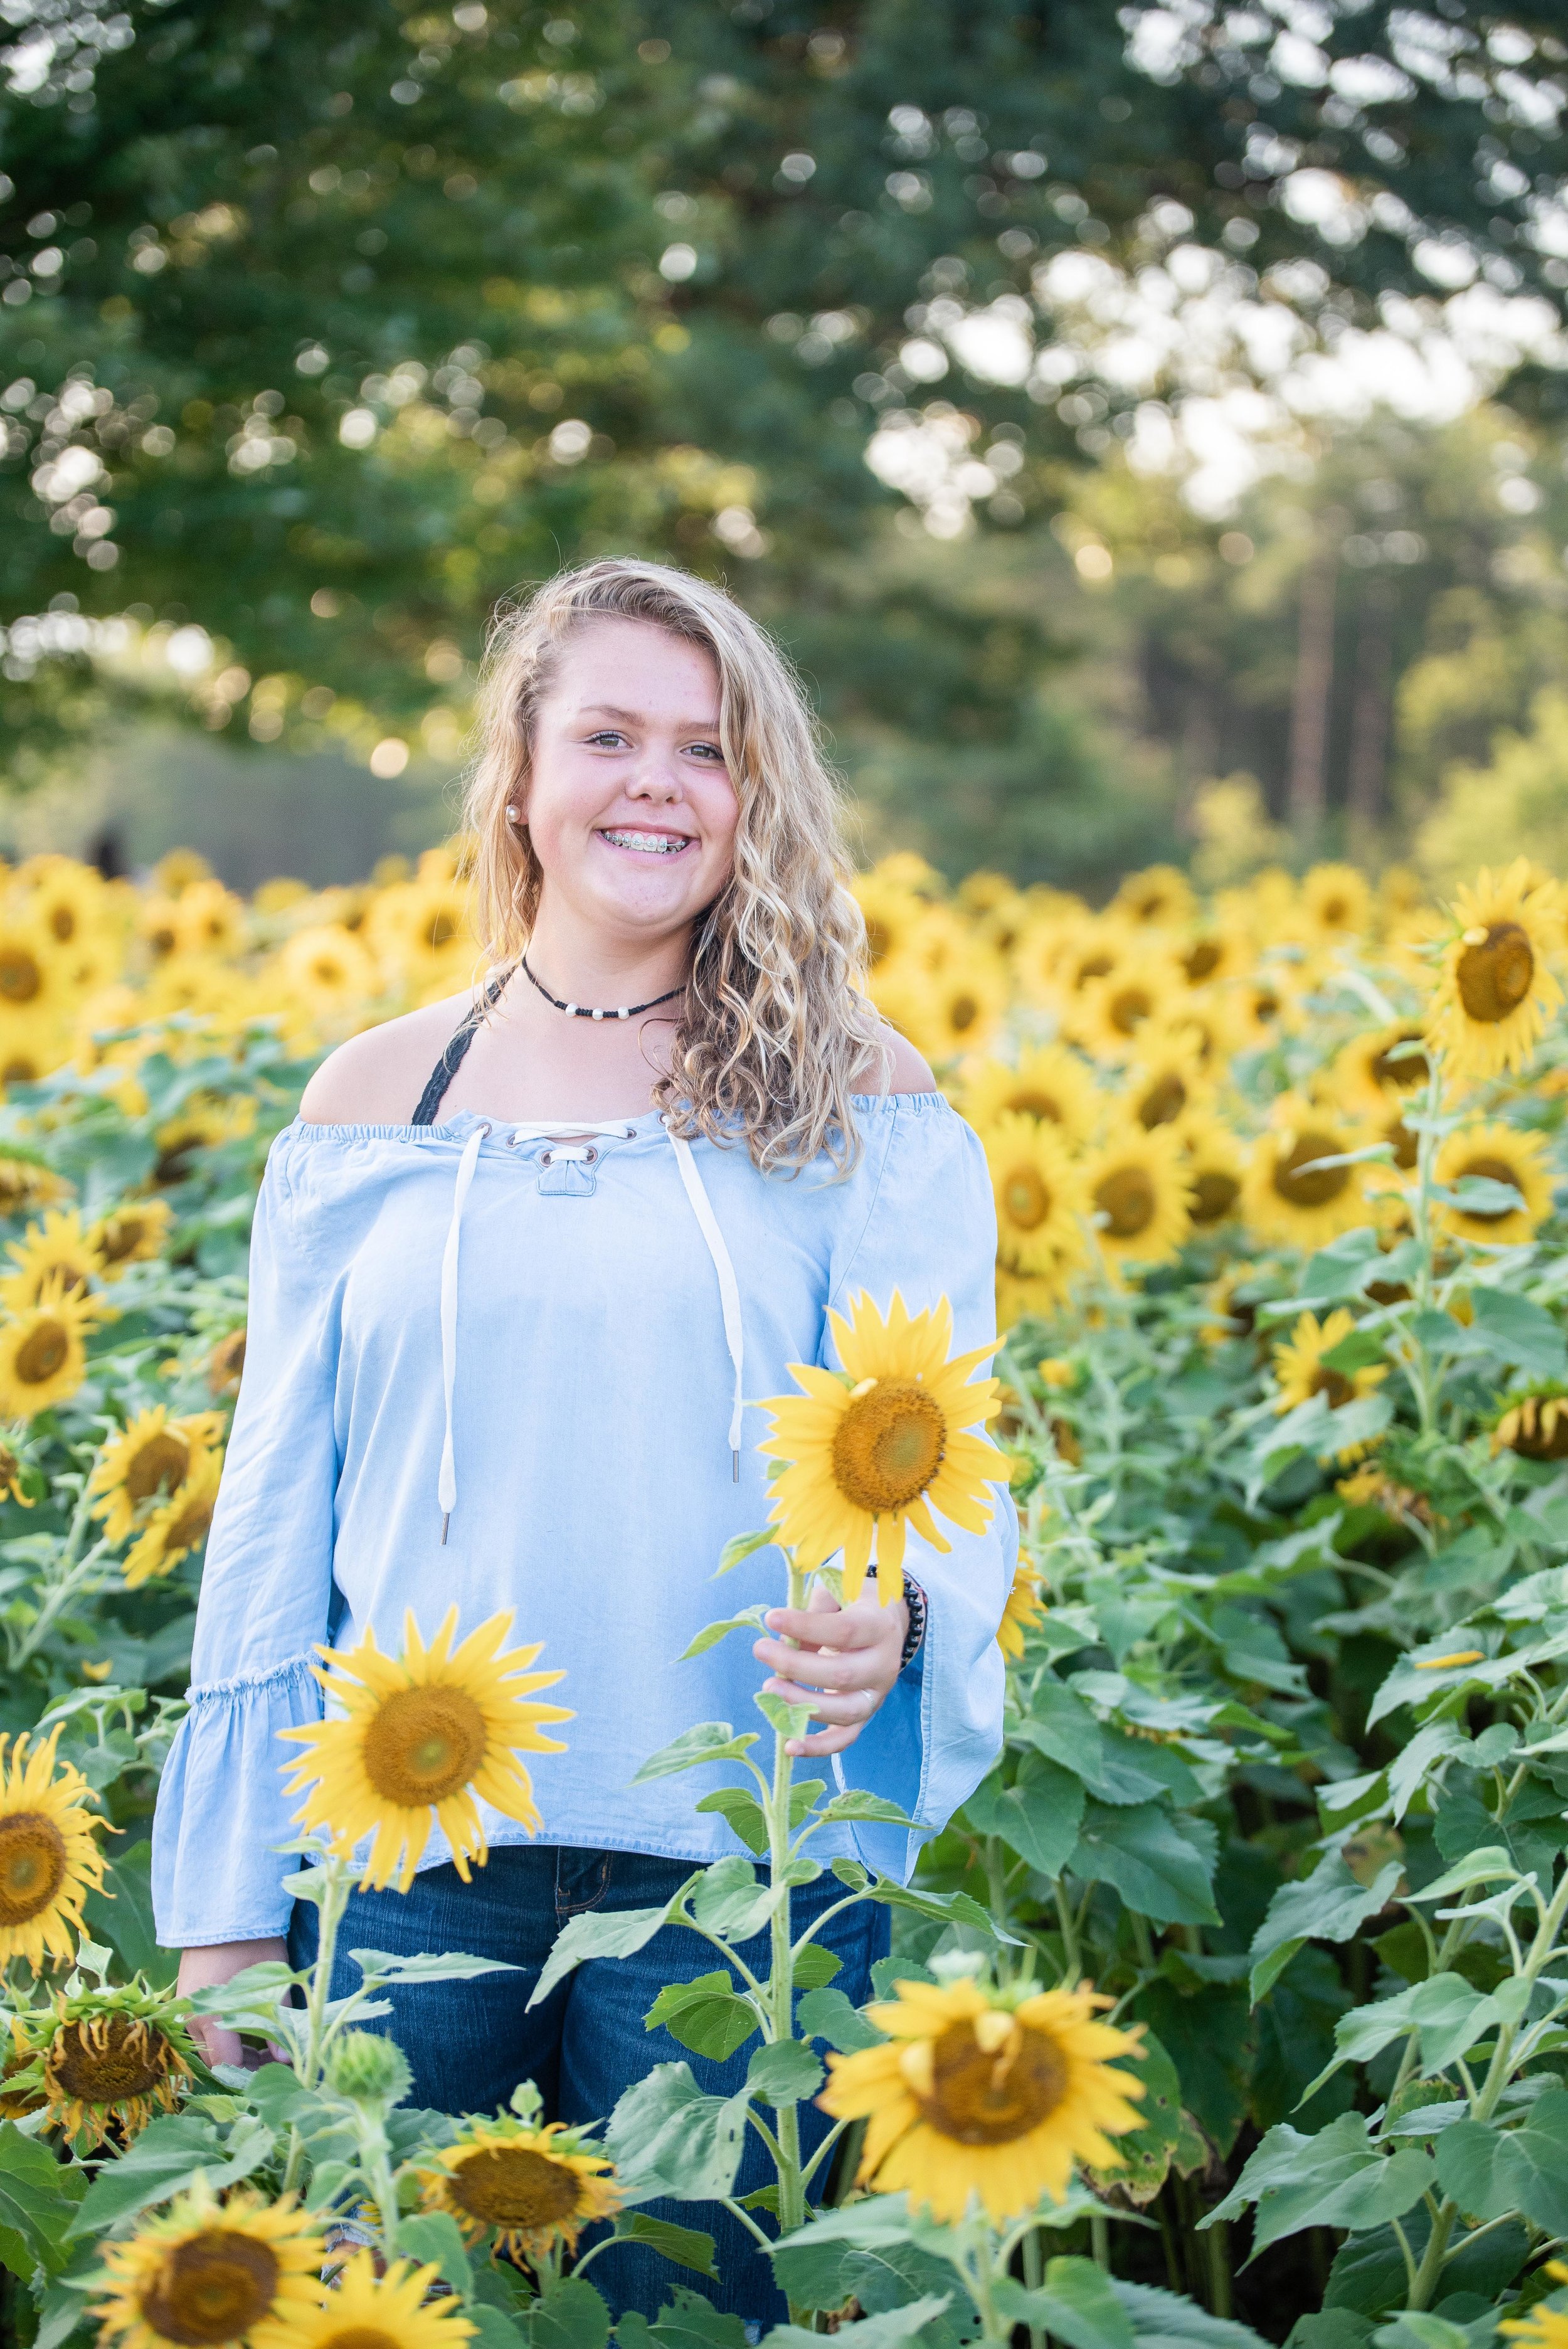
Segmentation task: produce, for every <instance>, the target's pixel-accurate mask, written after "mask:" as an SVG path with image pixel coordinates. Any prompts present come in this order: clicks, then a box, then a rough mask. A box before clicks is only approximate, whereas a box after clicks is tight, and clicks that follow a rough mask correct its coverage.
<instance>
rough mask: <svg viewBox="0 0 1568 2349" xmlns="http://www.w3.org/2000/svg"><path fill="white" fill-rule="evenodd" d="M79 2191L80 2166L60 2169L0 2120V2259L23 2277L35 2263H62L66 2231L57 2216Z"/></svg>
mask: <svg viewBox="0 0 1568 2349" xmlns="http://www.w3.org/2000/svg"><path fill="white" fill-rule="evenodd" d="M85 2191H86V2186H85V2172H84V2171H82V2170H80V2169H75V2168H65V2167H64V2166H63V2165H62V2164H61V2163H60V2162H58V2161H57V2160H56V2158H55V2157H54V2155H53V2154H52V2153H51V2152H50V2151H49V2149H48V2147H47V2146H44V2145H40V2144H39V2143H38V2141H37V2139H36V2137H24V2136H23V2135H22V2132H21V2130H20V2129H19V2128H17V2127H16V2126H15V2123H14V2122H12V2121H5V2122H0V2264H3V2265H5V2267H8V2268H9V2269H10V2271H11V2272H12V2274H13V2275H17V2276H20V2277H21V2278H22V2280H23V2282H27V2281H29V2280H30V2279H31V2277H32V2275H33V2272H34V2271H35V2269H36V2268H38V2267H42V2268H43V2269H45V2270H46V2271H50V2272H52V2271H56V2270H57V2269H59V2268H63V2267H64V2266H65V2264H66V2260H67V2251H66V2240H67V2234H68V2232H69V2230H68V2229H67V2228H65V2227H63V2226H62V2225H61V2221H62V2220H64V2219H66V2218H67V2217H68V2216H69V2215H71V2214H72V2212H73V2209H74V2206H75V2205H76V2204H77V2202H79V2201H80V2200H81V2199H82V2196H83V2194H84V2192H85Z"/></svg>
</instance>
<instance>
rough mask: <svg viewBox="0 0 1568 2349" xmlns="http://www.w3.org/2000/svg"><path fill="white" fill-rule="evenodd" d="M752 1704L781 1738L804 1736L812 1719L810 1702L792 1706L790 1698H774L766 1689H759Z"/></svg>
mask: <svg viewBox="0 0 1568 2349" xmlns="http://www.w3.org/2000/svg"><path fill="white" fill-rule="evenodd" d="M751 1702H752V1703H753V1704H754V1705H755V1706H756V1707H757V1710H758V1713H760V1714H761V1715H762V1717H763V1719H764V1721H766V1722H767V1723H769V1727H770V1728H773V1729H776V1730H777V1731H778V1733H779V1736H780V1737H802V1736H804V1734H805V1732H806V1723H808V1722H809V1721H810V1718H811V1706H810V1700H807V1701H806V1702H802V1703H799V1704H791V1703H790V1702H789V1698H788V1697H784V1696H772V1695H770V1694H769V1692H768V1691H767V1690H766V1689H759V1690H758V1693H757V1694H756V1695H755V1696H754V1697H753V1698H752V1700H751Z"/></svg>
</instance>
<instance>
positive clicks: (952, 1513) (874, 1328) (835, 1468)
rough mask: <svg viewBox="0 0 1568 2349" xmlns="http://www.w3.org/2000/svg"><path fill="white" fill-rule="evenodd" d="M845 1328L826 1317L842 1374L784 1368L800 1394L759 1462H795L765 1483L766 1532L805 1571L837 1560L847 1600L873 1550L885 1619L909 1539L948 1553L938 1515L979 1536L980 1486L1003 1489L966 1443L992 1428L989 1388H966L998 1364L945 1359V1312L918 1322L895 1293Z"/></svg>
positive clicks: (982, 1382)
mask: <svg viewBox="0 0 1568 2349" xmlns="http://www.w3.org/2000/svg"><path fill="white" fill-rule="evenodd" d="M852 1314H853V1319H852V1323H851V1322H846V1321H845V1320H844V1319H843V1317H842V1315H841V1314H838V1313H830V1314H829V1316H828V1320H829V1323H830V1327H831V1329H832V1332H833V1337H834V1340H835V1341H836V1343H837V1345H838V1349H839V1359H840V1361H841V1362H842V1363H843V1366H844V1367H843V1372H842V1374H840V1373H839V1372H837V1371H824V1370H819V1369H817V1368H816V1366H815V1365H814V1364H812V1363H810V1362H791V1363H790V1365H789V1370H790V1374H791V1376H792V1377H793V1378H795V1379H796V1380H797V1381H799V1384H800V1385H801V1386H802V1387H803V1388H804V1389H805V1392H804V1394H802V1395H775V1396H774V1397H773V1398H772V1399H771V1400H770V1402H769V1403H768V1405H767V1406H766V1407H767V1409H768V1410H769V1411H770V1412H771V1413H772V1414H773V1420H772V1425H771V1427H770V1428H769V1433H768V1436H767V1438H766V1440H765V1441H764V1442H763V1443H761V1444H758V1447H757V1448H758V1451H759V1452H762V1453H765V1454H768V1455H769V1457H770V1458H772V1459H775V1460H784V1461H787V1462H788V1463H789V1465H788V1467H786V1468H785V1469H784V1471H783V1473H782V1474H781V1475H778V1476H776V1477H775V1478H774V1480H773V1485H772V1488H771V1489H772V1494H773V1506H772V1508H771V1510H770V1512H769V1517H770V1520H771V1522H772V1523H773V1524H774V1525H776V1526H778V1528H779V1541H780V1542H781V1543H782V1544H783V1546H784V1547H786V1548H788V1549H792V1550H793V1551H794V1552H795V1556H796V1560H797V1562H798V1564H799V1565H800V1566H801V1567H803V1568H806V1569H808V1570H810V1569H811V1568H816V1567H819V1566H825V1565H826V1564H827V1562H828V1560H829V1558H830V1557H832V1555H833V1553H834V1551H835V1550H838V1549H841V1550H842V1551H843V1554H844V1563H843V1577H844V1596H845V1598H846V1599H848V1600H850V1601H851V1602H852V1601H853V1600H855V1599H858V1598H859V1597H860V1595H861V1587H862V1586H863V1584H864V1582H865V1578H866V1568H867V1566H868V1565H869V1564H870V1562H871V1555H872V1539H873V1537H874V1538H875V1542H876V1551H877V1564H878V1567H879V1569H880V1571H879V1575H878V1580H877V1596H878V1598H879V1599H881V1601H882V1605H883V1606H884V1607H889V1606H891V1605H892V1602H893V1600H894V1599H898V1598H901V1597H902V1596H903V1551H904V1541H905V1527H906V1526H913V1527H914V1530H915V1532H916V1533H917V1534H920V1535H921V1536H922V1537H923V1538H924V1539H925V1540H926V1541H928V1542H929V1543H930V1544H931V1545H932V1547H933V1548H934V1549H941V1550H945V1549H951V1547H953V1545H952V1544H951V1542H949V1541H947V1540H946V1539H945V1538H944V1536H943V1535H942V1534H940V1533H939V1532H938V1531H937V1528H936V1525H935V1523H934V1519H933V1516H932V1514H931V1513H932V1511H933V1510H934V1509H935V1510H937V1511H939V1512H940V1514H941V1515H942V1516H944V1517H947V1518H949V1519H951V1521H952V1522H953V1523H954V1525H958V1526H964V1527H965V1530H966V1531H967V1532H969V1533H976V1534H977V1533H984V1532H985V1528H986V1526H988V1525H989V1524H990V1522H991V1516H992V1510H993V1504H992V1502H991V1501H990V1499H989V1498H988V1497H987V1496H986V1493H985V1487H986V1485H988V1484H1002V1483H1005V1482H1006V1475H1007V1470H1006V1462H1005V1461H1004V1460H1003V1459H1002V1457H1001V1455H1000V1454H999V1453H998V1452H997V1450H996V1447H995V1444H991V1443H989V1442H988V1441H987V1440H986V1439H985V1437H983V1436H979V1435H970V1434H966V1433H964V1431H965V1429H967V1428H970V1427H974V1426H976V1425H984V1424H985V1422H986V1421H987V1420H989V1419H992V1418H994V1417H995V1413H996V1408H997V1403H996V1381H995V1379H989V1378H987V1379H975V1380H974V1381H970V1379H969V1373H970V1371H972V1370H974V1369H975V1366H976V1365H977V1364H978V1363H980V1362H983V1361H986V1360H987V1359H988V1358H989V1357H990V1356H991V1355H992V1354H994V1353H995V1346H977V1347H976V1348H975V1350H974V1352H973V1353H969V1354H955V1355H954V1357H953V1359H952V1360H951V1361H949V1360H948V1351H947V1350H948V1348H949V1346H950V1345H951V1344H952V1342H953V1308H952V1306H951V1305H950V1304H949V1303H948V1301H947V1299H946V1298H945V1297H944V1298H943V1299H940V1301H939V1302H938V1303H937V1304H936V1305H935V1306H934V1307H933V1308H931V1309H930V1310H928V1311H926V1312H924V1313H917V1314H915V1315H913V1317H912V1316H911V1314H910V1313H909V1312H908V1310H907V1309H906V1308H905V1306H904V1301H903V1298H902V1297H901V1296H900V1294H899V1292H898V1290H897V1289H896V1288H895V1289H894V1291H893V1294H892V1304H891V1305H890V1306H889V1308H888V1316H887V1319H886V1320H885V1321H884V1320H883V1319H882V1316H881V1315H880V1314H879V1313H878V1311H877V1309H876V1307H875V1306H874V1305H873V1304H872V1300H871V1299H870V1297H869V1296H867V1295H866V1294H865V1292H864V1291H863V1290H862V1291H861V1295H860V1296H859V1297H858V1298H857V1299H855V1302H854V1306H853V1308H852Z"/></svg>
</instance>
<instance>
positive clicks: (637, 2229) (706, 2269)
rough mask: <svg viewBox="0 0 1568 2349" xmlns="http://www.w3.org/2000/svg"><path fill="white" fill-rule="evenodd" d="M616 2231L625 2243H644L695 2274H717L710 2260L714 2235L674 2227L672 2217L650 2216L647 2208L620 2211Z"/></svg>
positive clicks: (693, 2229) (697, 2230)
mask: <svg viewBox="0 0 1568 2349" xmlns="http://www.w3.org/2000/svg"><path fill="white" fill-rule="evenodd" d="M615 2233H616V2235H617V2237H618V2238H619V2239H620V2240H622V2241H624V2242H631V2243H646V2244H647V2246H648V2248H649V2250H650V2251H657V2252H658V2253H659V2254H660V2256H661V2257H662V2258H664V2259H666V2260H673V2261H675V2264H676V2267H679V2268H690V2269H691V2270H692V2271H694V2273H696V2274H697V2275H705V2276H717V2273H718V2271H717V2268H716V2267H715V2266H714V2263H713V2251H714V2243H713V2237H712V2236H711V2235H705V2234H704V2233H703V2231H702V2230H701V2228H700V2227H677V2226H676V2224H675V2222H674V2221H673V2220H669V2219H655V2218H653V2217H652V2216H651V2215H650V2214H649V2213H648V2212H647V2211H646V2210H623V2211H622V2212H621V2214H620V2216H619V2218H618V2219H617V2220H616V2221H615Z"/></svg>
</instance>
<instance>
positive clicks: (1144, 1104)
mask: <svg viewBox="0 0 1568 2349" xmlns="http://www.w3.org/2000/svg"><path fill="white" fill-rule="evenodd" d="M1186 1106H1187V1088H1186V1086H1185V1085H1184V1084H1183V1083H1182V1081H1181V1078H1180V1077H1179V1076H1176V1075H1175V1074H1173V1073H1172V1074H1169V1075H1166V1076H1163V1077H1158V1078H1156V1080H1155V1081H1154V1083H1153V1084H1151V1085H1150V1088H1149V1091H1148V1092H1146V1093H1145V1094H1144V1096H1143V1099H1142V1100H1141V1101H1140V1102H1139V1104H1138V1122H1139V1123H1140V1125H1141V1126H1143V1127H1144V1128H1145V1129H1146V1131H1147V1132H1149V1133H1152V1132H1153V1131H1154V1128H1155V1127H1156V1126H1157V1125H1170V1124H1171V1123H1173V1122H1174V1121H1175V1120H1176V1119H1177V1118H1179V1117H1180V1116H1181V1112H1182V1111H1183V1110H1184V1109H1185V1108H1186Z"/></svg>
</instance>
